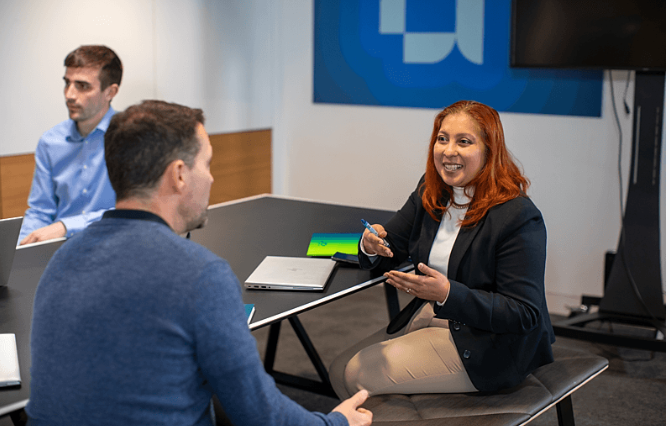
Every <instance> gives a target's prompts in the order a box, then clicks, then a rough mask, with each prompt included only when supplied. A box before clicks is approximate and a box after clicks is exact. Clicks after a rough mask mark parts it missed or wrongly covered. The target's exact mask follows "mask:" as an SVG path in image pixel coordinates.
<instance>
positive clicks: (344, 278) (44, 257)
mask: <svg viewBox="0 0 670 426" xmlns="http://www.w3.org/2000/svg"><path fill="white" fill-rule="evenodd" d="M393 213H394V212H392V211H385V210H376V209H365V208H357V207H349V206H344V205H337V204H327V203H320V202H313V201H308V200H299V199H292V198H283V197H277V196H272V195H262V196H257V197H251V198H245V199H242V200H237V201H232V202H227V203H222V204H218V205H214V206H211V207H210V209H209V222H208V224H207V226H206V227H205V228H204V229H199V230H195V231H193V232H192V235H191V239H192V240H193V241H196V242H198V243H200V244H202V245H204V246H205V247H207V248H208V249H210V250H211V251H213V252H214V253H216V254H217V255H219V256H221V257H222V258H224V259H226V260H227V261H228V262H229V263H230V266H231V268H232V269H233V272H235V274H236V275H237V277H238V279H239V280H240V282H244V280H245V279H246V278H247V277H248V276H249V275H250V274H251V272H253V270H254V269H255V268H256V266H258V264H259V263H260V262H261V261H262V260H263V259H264V258H265V256H296V257H305V256H306V252H307V247H308V245H309V241H310V239H311V237H312V234H313V233H353V232H362V231H363V227H362V225H361V222H360V220H361V219H362V218H364V219H366V220H367V221H368V222H370V223H385V222H386V221H387V220H388V219H389V218H390V217H391V216H392V215H393ZM62 244H63V241H62V240H60V241H57V242H52V243H46V244H37V245H33V246H28V247H25V248H20V249H18V250H17V252H16V256H15V257H14V264H13V266H12V273H11V276H10V279H9V284H8V285H7V287H0V333H15V334H16V341H17V350H18V353H19V364H20V369H21V379H22V382H23V383H22V385H21V386H20V387H18V388H17V387H14V388H5V389H0V416H3V415H6V414H9V413H12V412H14V411H16V410H19V409H21V408H23V407H24V406H25V405H26V404H27V402H28V398H29V396H30V363H31V360H30V321H31V316H32V303H33V297H34V295H35V289H36V287H37V283H38V281H39V279H40V276H41V275H42V272H43V271H44V268H45V267H46V265H47V263H48V261H49V259H50V258H51V256H52V255H53V253H54V252H55V251H56V250H57V249H58V247H60V246H61V245H62ZM408 268H409V267H406V268H404V269H408ZM382 281H383V277H379V276H376V275H375V273H373V272H370V271H362V270H360V269H358V268H356V267H351V266H338V267H337V268H336V270H335V272H334V274H333V275H332V276H331V278H330V280H329V283H328V285H327V286H326V288H325V290H324V291H322V292H300V291H277V290H246V289H243V290H242V297H243V300H244V303H253V304H255V306H256V313H255V314H254V317H253V319H252V322H251V324H250V326H249V327H250V329H252V330H254V329H257V328H260V327H263V326H268V325H269V326H270V333H269V337H268V348H267V350H266V357H265V368H266V370H267V371H268V372H269V373H270V374H272V375H273V377H274V378H275V380H277V382H279V383H284V384H288V385H291V386H296V387H299V388H303V389H308V390H311V391H314V392H317V393H322V394H326V395H332V389H331V388H330V383H329V381H328V377H327V371H326V369H325V367H324V366H323V364H322V363H321V360H320V358H319V357H318V354H317V353H316V350H315V348H313V347H312V345H311V342H310V341H309V337H308V336H307V333H306V332H305V330H304V329H303V328H302V325H301V324H300V321H299V320H298V317H297V315H298V314H299V313H301V312H305V311H307V310H310V309H313V308H315V307H317V306H319V305H322V304H325V303H328V302H331V301H333V300H336V299H339V298H342V297H345V296H347V295H350V294H353V293H355V292H357V291H360V290H363V289H365V288H368V287H370V286H373V285H375V284H378V283H380V282H382ZM385 287H386V296H387V303H388V307H389V314H390V315H392V314H393V313H395V312H397V310H398V299H397V294H396V293H395V289H394V288H392V287H390V286H388V285H385ZM283 320H288V321H289V323H290V324H291V326H292V327H293V328H294V330H295V331H296V334H298V337H299V338H300V340H301V343H302V344H303V347H304V348H305V350H306V351H307V354H308V355H309V357H310V360H311V361H312V363H313V364H314V366H315V368H316V369H317V372H318V374H319V377H320V378H321V382H317V381H312V380H308V379H304V378H296V377H294V376H289V375H286V374H283V373H281V372H277V371H274V369H273V365H274V357H275V353H276V346H277V340H278V337H279V329H280V326H281V323H282V321H283Z"/></svg>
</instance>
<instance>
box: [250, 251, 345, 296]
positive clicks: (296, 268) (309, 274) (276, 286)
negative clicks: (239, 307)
mask: <svg viewBox="0 0 670 426" xmlns="http://www.w3.org/2000/svg"><path fill="white" fill-rule="evenodd" d="M336 264H337V262H335V261H333V260H331V259H316V258H309V257H281V256H267V257H266V258H265V259H263V261H262V262H261V263H260V265H258V266H257V267H256V269H255V270H254V272H252V273H251V275H249V278H247V280H246V281H245V282H244V286H245V287H246V288H249V289H260V290H308V291H321V290H323V289H324V288H325V287H326V284H327V283H328V278H329V277H330V275H331V274H332V272H333V270H334V269H335V265H336Z"/></svg>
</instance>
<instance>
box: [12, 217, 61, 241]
mask: <svg viewBox="0 0 670 426" xmlns="http://www.w3.org/2000/svg"><path fill="white" fill-rule="evenodd" d="M66 233H67V230H66V229H65V225H63V222H61V221H58V222H56V223H52V224H51V225H48V226H45V227H43V228H40V229H36V230H34V231H33V232H31V233H30V235H28V236H27V237H26V238H24V239H22V240H21V242H20V243H19V245H20V246H22V245H24V244H31V243H37V242H40V241H46V240H53V239H54V238H61V237H64V236H65V234H66Z"/></svg>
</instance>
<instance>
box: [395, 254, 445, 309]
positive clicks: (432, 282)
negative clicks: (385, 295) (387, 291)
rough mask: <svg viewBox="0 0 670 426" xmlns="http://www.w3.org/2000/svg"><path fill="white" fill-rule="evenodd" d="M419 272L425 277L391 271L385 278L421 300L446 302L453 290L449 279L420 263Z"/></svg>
mask: <svg viewBox="0 0 670 426" xmlns="http://www.w3.org/2000/svg"><path fill="white" fill-rule="evenodd" d="M419 271H421V272H422V273H424V274H425V275H414V274H407V273H405V272H400V271H390V272H387V273H385V274H384V276H385V277H386V282H387V283H389V284H391V285H392V286H393V287H395V288H397V289H398V290H400V291H404V292H407V293H409V294H411V295H412V296H417V297H418V298H420V299H424V300H434V301H436V302H440V303H442V302H444V301H445V300H446V299H447V296H449V290H450V289H451V283H450V282H449V280H448V279H447V277H445V276H444V275H442V274H441V273H440V272H438V271H436V270H435V269H432V268H429V267H428V266H426V265H425V264H423V263H419Z"/></svg>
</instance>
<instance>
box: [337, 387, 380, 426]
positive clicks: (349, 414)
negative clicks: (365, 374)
mask: <svg viewBox="0 0 670 426" xmlns="http://www.w3.org/2000/svg"><path fill="white" fill-rule="evenodd" d="M366 399H368V391H366V390H362V391H359V392H358V393H357V394H356V395H354V396H352V397H351V398H349V399H347V400H344V401H342V403H341V404H340V405H338V406H337V407H335V408H333V411H337V412H338V413H342V414H344V417H346V418H347V421H348V422H349V425H350V426H369V425H370V424H372V413H371V412H370V411H368V410H366V409H365V408H359V406H360V405H361V404H362V403H364V402H365V400H366Z"/></svg>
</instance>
